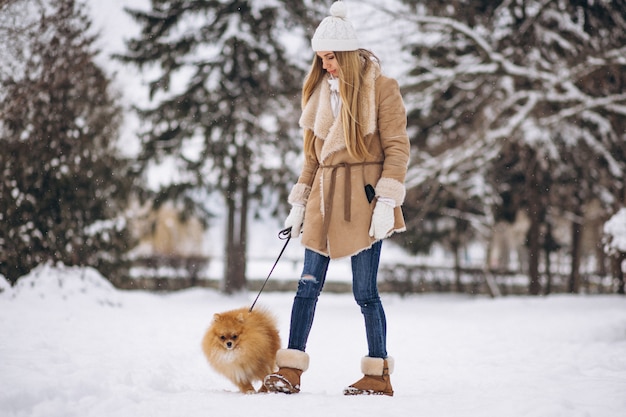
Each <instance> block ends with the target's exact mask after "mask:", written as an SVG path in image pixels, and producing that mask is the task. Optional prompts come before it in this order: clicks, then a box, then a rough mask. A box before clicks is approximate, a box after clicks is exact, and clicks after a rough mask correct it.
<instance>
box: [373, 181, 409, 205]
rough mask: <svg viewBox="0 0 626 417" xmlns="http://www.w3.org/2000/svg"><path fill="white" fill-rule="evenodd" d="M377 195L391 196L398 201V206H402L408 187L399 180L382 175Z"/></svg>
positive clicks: (377, 185) (377, 186)
mask: <svg viewBox="0 0 626 417" xmlns="http://www.w3.org/2000/svg"><path fill="white" fill-rule="evenodd" d="M376 196H377V197H385V198H391V199H393V200H394V201H395V202H396V206H401V205H402V203H404V197H405V196H406V188H405V187H404V184H402V183H401V182H400V181H398V180H394V179H393V178H385V177H382V178H381V179H379V180H378V184H376Z"/></svg>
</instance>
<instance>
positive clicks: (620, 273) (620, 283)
mask: <svg viewBox="0 0 626 417" xmlns="http://www.w3.org/2000/svg"><path fill="white" fill-rule="evenodd" d="M611 261H612V263H613V276H614V277H615V279H616V280H617V293H618V294H624V293H625V290H624V270H623V269H622V263H623V262H624V261H626V253H617V254H615V255H613V257H612V258H611Z"/></svg>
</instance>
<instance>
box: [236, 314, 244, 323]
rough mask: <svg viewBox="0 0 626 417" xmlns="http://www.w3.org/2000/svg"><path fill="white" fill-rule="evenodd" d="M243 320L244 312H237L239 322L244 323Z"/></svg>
mask: <svg viewBox="0 0 626 417" xmlns="http://www.w3.org/2000/svg"><path fill="white" fill-rule="evenodd" d="M243 320H244V319H243V313H239V314H237V321H238V322H239V323H243Z"/></svg>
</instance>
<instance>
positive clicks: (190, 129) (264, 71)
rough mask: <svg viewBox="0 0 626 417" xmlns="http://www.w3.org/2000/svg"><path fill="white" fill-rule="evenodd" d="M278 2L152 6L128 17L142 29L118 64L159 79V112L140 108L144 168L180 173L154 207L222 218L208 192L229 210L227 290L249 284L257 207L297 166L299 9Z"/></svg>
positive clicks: (161, 1)
mask: <svg viewBox="0 0 626 417" xmlns="http://www.w3.org/2000/svg"><path fill="white" fill-rule="evenodd" d="M282 3H283V2H280V1H279V2H268V3H266V2H257V1H249V0H232V1H224V2H203V1H184V0H153V1H152V8H151V10H149V11H140V10H129V13H130V14H131V15H132V16H133V17H134V18H135V19H136V21H137V22H139V24H140V25H141V28H142V30H141V34H140V36H138V37H137V38H135V39H131V40H130V41H129V42H128V43H127V46H128V51H127V53H125V54H124V55H123V56H121V57H120V58H121V59H122V60H123V61H125V62H130V63H133V64H136V65H138V66H139V67H141V68H143V69H146V70H150V71H151V72H150V74H156V75H153V78H152V80H151V82H150V97H151V98H152V102H153V103H154V105H153V106H152V107H150V108H144V109H141V116H142V118H143V120H144V121H145V122H146V123H147V128H146V130H145V132H144V134H143V136H142V138H143V139H142V147H143V149H142V152H141V156H140V161H142V162H143V164H144V165H143V166H144V168H147V167H149V166H150V165H151V164H153V163H155V162H156V163H158V162H160V161H162V160H163V159H167V158H169V159H170V160H173V161H174V163H175V165H176V170H177V179H176V180H175V181H172V182H171V183H170V184H167V185H165V186H164V187H163V188H162V189H161V190H159V194H158V196H157V199H156V201H157V203H158V202H160V201H164V200H165V199H177V200H184V201H186V202H188V203H189V204H188V205H189V206H195V207H196V208H200V209H204V210H205V211H206V213H205V216H204V217H207V216H208V215H209V214H211V213H216V212H220V211H222V210H221V207H217V206H216V203H215V202H216V201H219V199H216V198H215V197H213V196H210V195H214V194H215V193H217V194H218V196H221V197H222V198H223V200H224V201H225V203H226V221H227V225H226V239H225V241H226V247H225V271H224V281H223V290H224V291H225V292H227V293H231V292H234V291H238V290H241V289H242V288H244V287H245V283H246V282H245V278H246V277H245V275H246V270H245V266H246V241H247V222H248V218H249V216H250V209H251V207H252V204H251V203H252V201H253V200H263V199H264V196H263V190H271V191H273V193H272V195H273V196H275V195H276V193H275V191H276V190H277V189H281V188H282V190H281V192H280V193H281V195H282V196H283V197H284V196H285V194H286V191H285V190H286V187H287V185H289V184H291V183H292V182H293V181H294V171H295V170H296V169H297V167H298V162H299V158H298V154H299V144H300V135H299V133H298V132H297V130H296V128H297V126H296V122H297V117H298V116H297V111H298V109H299V94H298V93H299V90H300V86H301V80H302V75H303V72H302V70H301V69H300V68H298V67H296V66H294V65H293V64H292V63H291V60H290V56H289V54H288V53H287V51H286V45H285V38H287V39H292V40H293V39H296V38H297V35H296V36H293V35H290V34H288V32H289V31H288V29H290V25H292V24H293V23H292V22H293V21H294V19H292V17H293V16H292V15H291V14H290V12H294V11H296V10H299V9H300V8H299V7H298V5H299V4H300V2H289V3H290V4H289V6H288V7H284V5H283V4H282ZM285 3H287V2H285ZM300 6H301V5H300ZM296 33H299V32H298V31H296ZM286 161H288V162H286ZM282 200H286V198H283V199H282ZM263 204H264V205H266V206H270V205H275V204H276V200H271V199H267V198H265V201H264V203H263ZM200 212H202V210H200Z"/></svg>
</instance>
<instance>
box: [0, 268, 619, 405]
mask: <svg viewBox="0 0 626 417" xmlns="http://www.w3.org/2000/svg"><path fill="white" fill-rule="evenodd" d="M255 295H256V294H252V293H251V294H242V295H238V296H235V297H224V296H222V295H221V294H219V293H217V292H215V291H212V290H207V289H192V290H186V291H181V292H177V293H170V294H155V293H147V292H142V291H134V292H124V291H119V290H116V289H114V288H112V287H111V286H110V285H109V283H108V281H106V280H104V279H103V278H102V277H101V276H100V275H99V274H98V273H97V272H95V271H93V270H90V269H77V268H64V267H59V268H51V267H40V268H38V269H36V270H34V271H33V272H32V273H31V274H30V275H29V276H27V277H23V278H22V279H21V281H20V282H19V284H18V286H17V287H16V288H6V287H5V288H4V290H3V291H1V292H0V311H1V312H2V314H1V315H0V334H2V337H1V338H0V415H1V416H3V417H13V416H33V417H35V416H42V417H55V416H59V417H60V416H62V417H71V416H80V417H89V416H99V417H100V416H103V417H104V416H107V417H108V416H116V417H123V416H129V417H138V416H150V417H158V416H168V417H174V416H185V417H194V416H202V417H206V416H217V415H219V416H277V415H298V416H299V417H308V416H311V417H313V416H315V417H319V416H323V415H327V416H383V415H385V416H387V415H390V416H391V415H393V416H428V417H436V416H442V417H449V416H455V417H462V416H467V417H470V416H480V417H489V416H497V417H502V416H506V417H516V416H533V417H535V416H537V417H550V416H567V417H578V416H581V417H582V416H592V417H618V416H623V415H624V410H626V298H624V297H623V296H617V295H610V296H609V295H607V296H569V295H561V296H550V297H536V298H533V297H509V298H498V299H488V298H482V297H465V296H455V295H419V296H410V297H405V298H400V297H399V296H393V295H385V296H384V302H385V307H386V312H387V316H388V321H389V350H390V353H391V354H392V355H393V356H394V357H395V359H396V372H395V374H394V375H393V376H392V382H393V385H394V389H395V393H396V395H395V396H394V397H393V398H389V397H344V396H343V395H342V394H341V392H342V389H343V387H344V386H346V385H348V384H349V383H351V382H354V381H355V380H356V379H358V378H359V377H360V374H359V361H360V357H361V356H362V355H363V354H364V353H365V336H364V330H363V324H362V318H361V315H360V312H359V309H358V307H357V306H356V304H355V303H354V301H353V300H352V297H351V295H349V294H346V295H337V294H322V297H321V299H320V302H319V306H318V313H317V317H316V321H315V324H314V327H313V332H312V334H311V337H310V339H309V345H308V349H307V350H308V352H309V354H310V355H311V366H310V369H309V371H307V372H306V373H305V374H304V375H303V381H302V383H303V385H302V392H301V393H300V394H298V395H292V396H287V395H281V394H259V395H242V394H239V393H237V392H236V388H235V387H234V386H233V385H232V384H231V383H230V382H229V381H228V380H226V379H225V378H223V377H222V376H220V375H218V374H216V373H215V372H214V371H213V370H212V369H211V368H210V367H209V366H208V364H207V362H206V361H205V359H204V357H203V355H202V352H201V349H200V340H201V338H202V336H203V333H204V331H205V329H206V327H207V326H208V324H209V322H210V320H211V317H212V315H213V313H215V312H220V311H224V310H227V309H231V308H236V307H241V306H245V305H249V304H250V303H251V301H252V299H253V298H254V296H255ZM292 297H293V294H290V293H263V294H262V295H261V298H260V301H259V303H260V304H263V305H265V306H268V307H270V308H271V310H272V311H274V312H275V314H276V315H277V316H278V317H279V322H280V331H281V335H282V337H283V341H285V339H286V338H287V334H288V322H289V312H290V308H291V301H292Z"/></svg>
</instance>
